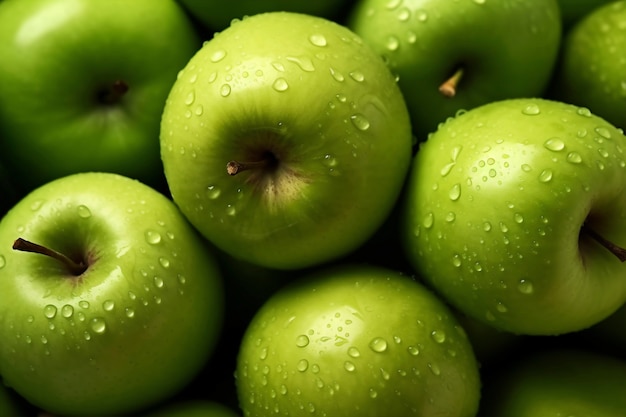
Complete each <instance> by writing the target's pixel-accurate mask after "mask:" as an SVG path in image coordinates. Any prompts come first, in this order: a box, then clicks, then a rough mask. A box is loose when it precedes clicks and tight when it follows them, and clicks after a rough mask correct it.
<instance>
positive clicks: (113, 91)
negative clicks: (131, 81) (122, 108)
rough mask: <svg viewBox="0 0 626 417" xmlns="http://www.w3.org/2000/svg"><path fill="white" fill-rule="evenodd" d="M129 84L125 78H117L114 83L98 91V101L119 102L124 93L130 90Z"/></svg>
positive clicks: (105, 102) (106, 102) (103, 102)
mask: <svg viewBox="0 0 626 417" xmlns="http://www.w3.org/2000/svg"><path fill="white" fill-rule="evenodd" d="M128 89H129V87H128V84H126V82H124V81H123V80H115V81H113V83H112V84H111V85H109V86H107V87H105V88H103V89H102V90H101V91H99V92H98V101H99V102H100V103H102V104H115V103H118V102H119V101H120V100H121V99H122V97H123V96H124V94H126V92H128Z"/></svg>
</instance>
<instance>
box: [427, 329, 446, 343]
mask: <svg viewBox="0 0 626 417" xmlns="http://www.w3.org/2000/svg"><path fill="white" fill-rule="evenodd" d="M430 337H432V339H433V340H434V341H435V342H437V343H443V342H445V341H446V333H445V332H444V331H443V330H433V331H432V332H431V333H430Z"/></svg>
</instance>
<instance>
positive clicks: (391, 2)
mask: <svg viewBox="0 0 626 417" xmlns="http://www.w3.org/2000/svg"><path fill="white" fill-rule="evenodd" d="M400 4H402V0H388V1H387V3H386V4H385V7H386V8H387V10H393V9H395V8H397V7H398V6H400Z"/></svg>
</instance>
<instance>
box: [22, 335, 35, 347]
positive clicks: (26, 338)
mask: <svg viewBox="0 0 626 417" xmlns="http://www.w3.org/2000/svg"><path fill="white" fill-rule="evenodd" d="M24 341H25V342H26V343H27V344H29V345H30V344H31V343H33V339H32V338H31V337H30V336H28V335H26V336H24Z"/></svg>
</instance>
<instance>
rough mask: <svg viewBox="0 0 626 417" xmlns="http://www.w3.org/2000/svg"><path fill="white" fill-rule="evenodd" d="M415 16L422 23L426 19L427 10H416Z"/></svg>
mask: <svg viewBox="0 0 626 417" xmlns="http://www.w3.org/2000/svg"><path fill="white" fill-rule="evenodd" d="M416 16H417V20H419V21H420V22H422V23H423V22H425V21H427V20H428V12H426V10H418V11H417V13H416Z"/></svg>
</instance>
